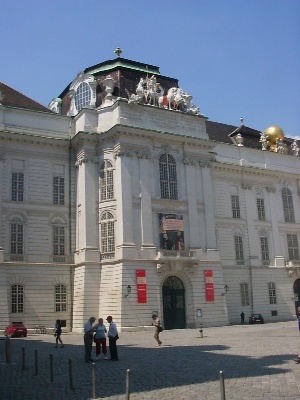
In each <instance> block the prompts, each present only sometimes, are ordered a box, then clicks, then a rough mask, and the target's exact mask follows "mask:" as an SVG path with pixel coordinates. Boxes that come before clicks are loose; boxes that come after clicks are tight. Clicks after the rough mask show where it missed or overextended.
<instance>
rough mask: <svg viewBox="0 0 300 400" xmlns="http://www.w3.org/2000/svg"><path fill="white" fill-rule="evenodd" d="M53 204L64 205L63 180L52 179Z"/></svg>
mask: <svg viewBox="0 0 300 400" xmlns="http://www.w3.org/2000/svg"><path fill="white" fill-rule="evenodd" d="M53 204H61V205H62V204H65V178H63V177H61V176H54V177H53Z"/></svg>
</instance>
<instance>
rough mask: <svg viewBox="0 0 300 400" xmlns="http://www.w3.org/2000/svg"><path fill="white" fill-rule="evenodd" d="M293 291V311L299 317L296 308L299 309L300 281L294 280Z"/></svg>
mask: <svg viewBox="0 0 300 400" xmlns="http://www.w3.org/2000/svg"><path fill="white" fill-rule="evenodd" d="M293 290H294V298H295V309H296V315H299V313H298V307H300V301H299V300H300V279H299V278H298V279H296V280H295V282H294V286H293Z"/></svg>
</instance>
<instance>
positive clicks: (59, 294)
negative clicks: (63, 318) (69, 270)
mask: <svg viewBox="0 0 300 400" xmlns="http://www.w3.org/2000/svg"><path fill="white" fill-rule="evenodd" d="M63 311H67V287H66V285H56V286H55V312H63Z"/></svg>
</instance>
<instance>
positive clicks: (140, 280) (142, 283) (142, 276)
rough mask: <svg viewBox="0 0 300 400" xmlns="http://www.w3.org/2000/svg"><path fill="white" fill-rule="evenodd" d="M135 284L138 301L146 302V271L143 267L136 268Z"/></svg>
mask: <svg viewBox="0 0 300 400" xmlns="http://www.w3.org/2000/svg"><path fill="white" fill-rule="evenodd" d="M136 286H137V301H138V303H147V283H146V271H145V270H144V269H137V270H136Z"/></svg>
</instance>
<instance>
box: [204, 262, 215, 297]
mask: <svg viewBox="0 0 300 400" xmlns="http://www.w3.org/2000/svg"><path fill="white" fill-rule="evenodd" d="M204 277H205V294H206V301H214V300H215V290H214V278H213V272H212V270H211V269H206V270H205V271H204Z"/></svg>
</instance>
